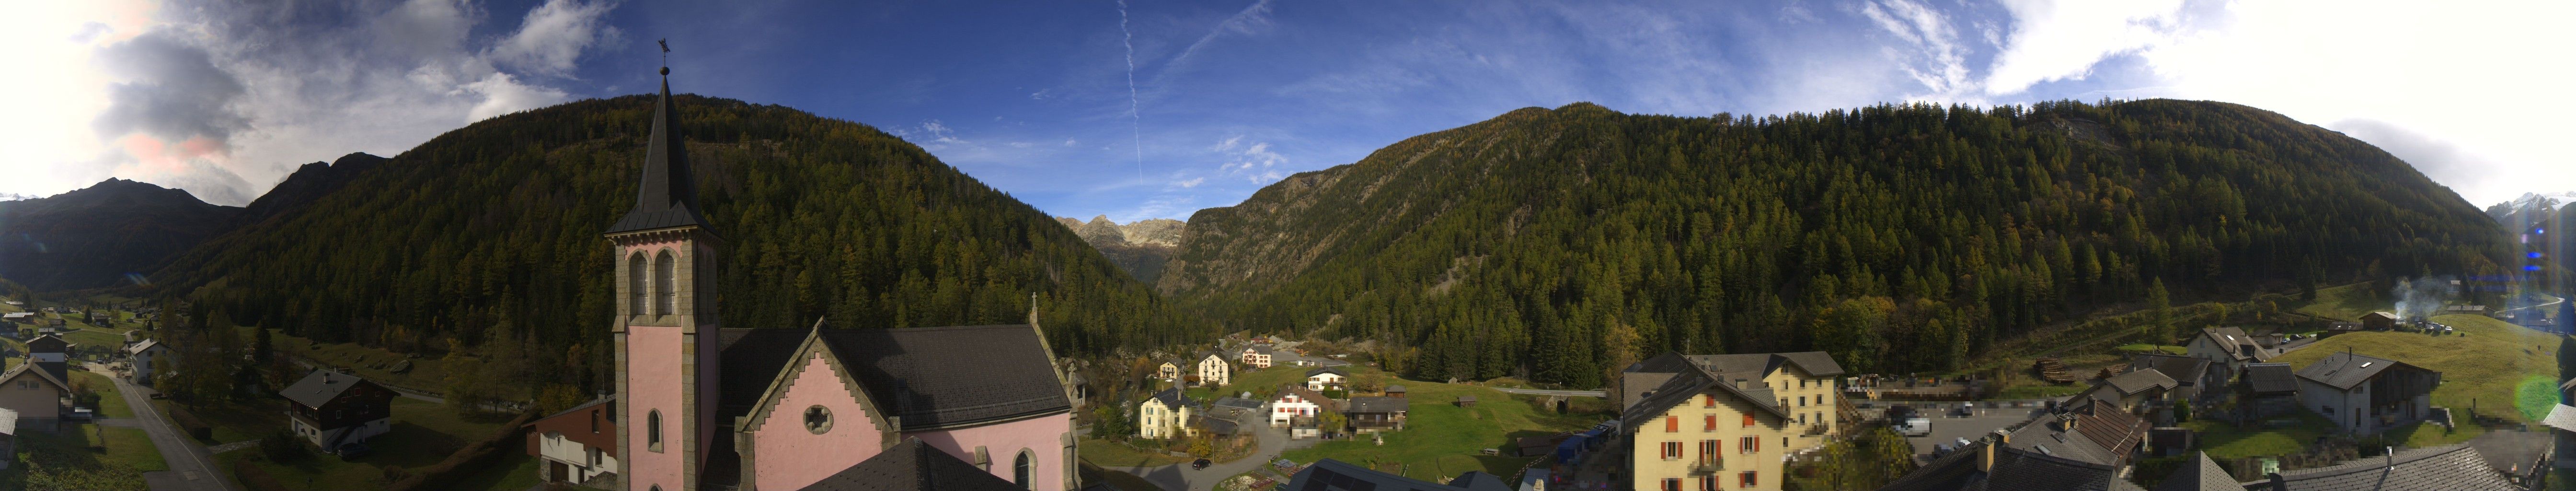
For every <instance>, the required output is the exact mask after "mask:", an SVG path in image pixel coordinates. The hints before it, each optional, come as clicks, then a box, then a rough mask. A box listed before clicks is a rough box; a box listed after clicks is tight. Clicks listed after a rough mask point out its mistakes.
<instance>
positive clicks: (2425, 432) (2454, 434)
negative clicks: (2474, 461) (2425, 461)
mask: <svg viewBox="0 0 2576 491" xmlns="http://www.w3.org/2000/svg"><path fill="white" fill-rule="evenodd" d="M2455 426H2458V429H2456V430H2448V431H2446V430H2443V429H2442V427H2441V426H2438V425H2432V424H2426V423H2422V422H2416V423H2410V424H2407V425H2406V426H2400V427H2398V428H2397V429H2394V430H2388V438H2389V439H2390V440H2396V441H2399V442H2403V443H2399V444H2400V445H2405V446H2407V447H2412V448H2425V447H2439V446H2443V445H2450V444H2454V443H2463V442H2467V441H2469V439H2471V438H2477V437H2478V435H2484V434H2486V433H2487V428H2486V427H2484V426H2478V425H2474V424H2466V423H2461V424H2458V425H2455Z"/></svg>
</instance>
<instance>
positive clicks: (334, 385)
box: [277, 370, 375, 407]
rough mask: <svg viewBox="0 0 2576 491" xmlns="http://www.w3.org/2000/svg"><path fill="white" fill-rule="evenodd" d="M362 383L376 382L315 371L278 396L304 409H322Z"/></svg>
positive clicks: (281, 391) (343, 374)
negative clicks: (300, 405)
mask: <svg viewBox="0 0 2576 491" xmlns="http://www.w3.org/2000/svg"><path fill="white" fill-rule="evenodd" d="M361 383H366V384H372V383H375V382H368V381H367V379H364V378H359V377H358V376H356V375H350V374H346V373H340V372H334V371H330V370H314V371H313V373H308V374H304V378H303V379H299V380H296V381H295V384H294V385H288V386H286V390H280V391H277V395H280V396H285V397H286V400H289V401H295V403H296V404H303V405H304V407H322V405H323V404H328V403H330V402H331V400H332V399H336V398H339V397H340V394H341V393H345V392H348V391H349V388H350V387H357V386H358V384H361Z"/></svg>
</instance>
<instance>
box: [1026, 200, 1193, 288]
mask: <svg viewBox="0 0 2576 491" xmlns="http://www.w3.org/2000/svg"><path fill="white" fill-rule="evenodd" d="M1055 221H1056V223H1062V224H1064V226H1065V227H1066V228H1071V229H1073V233H1074V234H1075V235H1080V236H1082V241H1083V242H1086V243H1090V244H1091V247H1092V248H1094V249H1099V250H1100V255H1101V256H1104V257H1108V258H1109V262H1111V263H1115V264H1117V265H1118V269H1121V270H1125V271H1127V275H1128V276H1130V277H1134V278H1136V280H1137V281H1142V282H1145V283H1146V284H1153V283H1154V280H1155V279H1156V278H1160V277H1161V276H1162V275H1163V263H1164V262H1165V261H1169V260H1171V258H1172V248H1174V247H1178V246H1180V245H1181V231H1182V230H1185V229H1187V228H1188V227H1189V224H1187V223H1182V222H1181V221H1180V220H1173V219H1168V218H1152V219H1145V220H1137V221H1136V222H1135V223H1129V224H1126V225H1119V224H1118V222H1112V221H1109V216H1108V215H1098V216H1093V217H1091V221H1089V222H1085V221H1082V220H1075V219H1074V218H1073V217H1055Z"/></svg>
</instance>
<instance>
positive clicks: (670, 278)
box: [653, 249, 680, 315]
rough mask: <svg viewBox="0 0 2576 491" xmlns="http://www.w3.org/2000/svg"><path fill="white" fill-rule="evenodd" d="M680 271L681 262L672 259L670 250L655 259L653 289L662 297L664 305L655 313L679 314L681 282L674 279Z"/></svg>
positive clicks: (663, 251) (664, 251)
mask: <svg viewBox="0 0 2576 491" xmlns="http://www.w3.org/2000/svg"><path fill="white" fill-rule="evenodd" d="M678 269H679V262H678V261H675V260H672V259H671V250H669V249H663V250H662V254H661V256H660V257H655V258H653V283H654V288H653V289H654V293H659V294H661V297H662V298H661V302H662V304H661V305H660V306H659V307H658V308H655V309H654V311H653V313H656V314H661V315H671V314H676V313H679V309H678V306H679V304H680V292H679V288H678V287H679V284H680V282H679V280H677V279H675V278H674V277H675V276H678V271H676V270H678Z"/></svg>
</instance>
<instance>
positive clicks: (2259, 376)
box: [2244, 363, 2299, 394]
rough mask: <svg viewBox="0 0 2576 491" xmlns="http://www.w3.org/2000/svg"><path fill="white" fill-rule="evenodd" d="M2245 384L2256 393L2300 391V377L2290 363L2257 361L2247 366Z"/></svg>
mask: <svg viewBox="0 0 2576 491" xmlns="http://www.w3.org/2000/svg"><path fill="white" fill-rule="evenodd" d="M2244 377H2245V385H2246V388H2248V389H2252V390H2253V391H2254V392H2255V393H2258V394H2260V393H2289V392H2298V391H2299V377H2298V375H2297V374H2296V373H2295V372H2292V371H2290V364H2288V363H2255V364H2250V365H2246V366H2245V375H2244Z"/></svg>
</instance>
